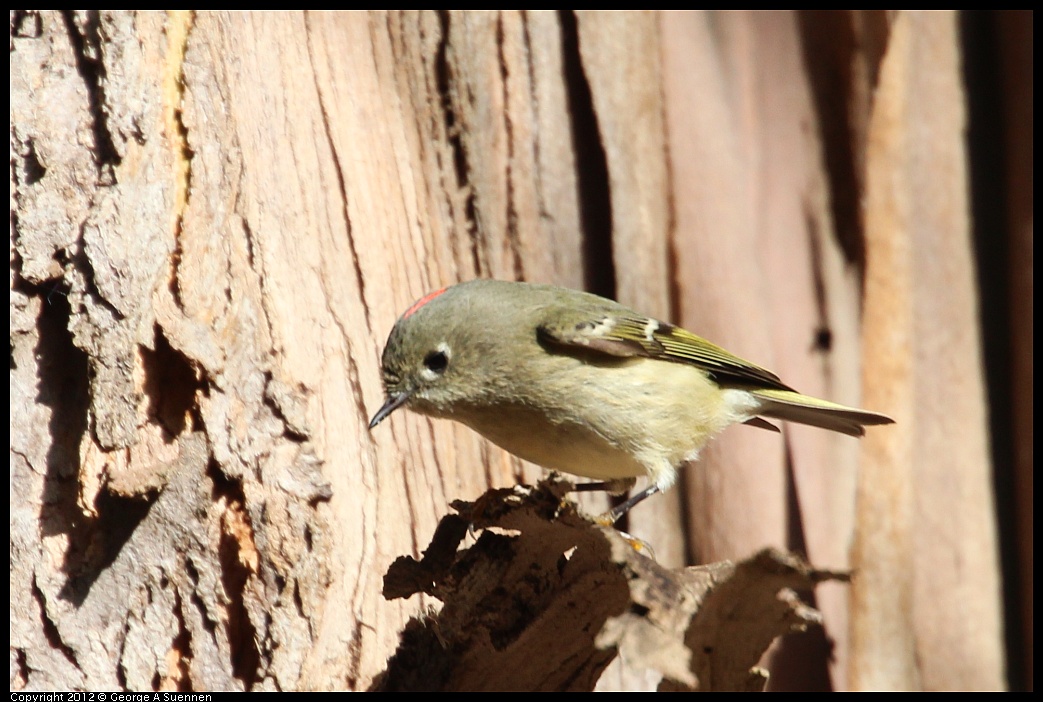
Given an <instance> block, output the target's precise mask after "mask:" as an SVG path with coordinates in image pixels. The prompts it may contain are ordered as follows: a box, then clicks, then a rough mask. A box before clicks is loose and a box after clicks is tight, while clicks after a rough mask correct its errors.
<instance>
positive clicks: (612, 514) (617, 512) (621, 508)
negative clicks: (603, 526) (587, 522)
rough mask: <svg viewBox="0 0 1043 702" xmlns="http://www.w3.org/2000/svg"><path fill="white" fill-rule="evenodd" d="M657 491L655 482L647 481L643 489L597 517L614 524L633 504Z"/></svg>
mask: <svg viewBox="0 0 1043 702" xmlns="http://www.w3.org/2000/svg"><path fill="white" fill-rule="evenodd" d="M657 492H659V486H658V485H656V484H655V483H649V485H648V487H646V488H645V489H644V490H642V491H641V492H639V493H637V494H636V495H634V496H632V497H631V498H630V499H628V500H627V501H626V502H623V503H621V504H618V505H616V506H615V507H613V508H612V509H610V510H609V511H608V512H606V513H605V514H603V515H601V517H599V518H598V521H599V522H600V521H601V520H605V521H606V522H608V524H615V523H616V522H618V521H619V518H620V517H622V516H623V515H624V514H626V513H627V512H629V511H630V509H631V508H632V507H633V506H634V505H636V504H637V503H638V502H641V501H642V500H643V499H645V498H646V497H651V496H652V495H654V494H656V493H657Z"/></svg>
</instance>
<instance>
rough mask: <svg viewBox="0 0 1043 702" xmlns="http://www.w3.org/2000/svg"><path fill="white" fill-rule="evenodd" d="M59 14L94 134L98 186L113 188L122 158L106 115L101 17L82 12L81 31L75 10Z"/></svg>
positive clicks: (92, 11)
mask: <svg viewBox="0 0 1043 702" xmlns="http://www.w3.org/2000/svg"><path fill="white" fill-rule="evenodd" d="M61 14H62V19H64V21H65V28H66V31H67V32H68V35H69V42H70V43H71V44H72V48H73V54H74V55H75V57H76V70H77V71H78V72H79V74H80V76H81V77H82V78H83V82H84V85H85V86H86V88H87V110H88V112H89V113H90V116H91V131H92V132H93V134H94V162H95V164H96V165H97V167H98V182H99V184H101V185H114V184H115V182H116V174H115V170H114V168H115V166H118V165H120V162H121V160H122V159H121V157H120V155H119V153H118V152H117V151H116V144H115V142H114V141H113V139H112V132H111V131H110V130H109V123H108V115H107V113H106V106H105V78H106V75H105V62H104V60H103V52H102V36H101V16H100V13H99V12H98V10H84V11H83V14H82V15H81V16H82V18H83V28H82V30H81V29H80V27H79V26H78V25H77V23H76V11H75V10H62V11H61Z"/></svg>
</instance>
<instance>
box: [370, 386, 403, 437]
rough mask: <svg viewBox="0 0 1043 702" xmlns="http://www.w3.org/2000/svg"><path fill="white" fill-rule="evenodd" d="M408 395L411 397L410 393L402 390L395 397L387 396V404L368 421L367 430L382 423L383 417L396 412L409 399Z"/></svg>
mask: <svg viewBox="0 0 1043 702" xmlns="http://www.w3.org/2000/svg"><path fill="white" fill-rule="evenodd" d="M410 395H412V393H411V392H410V391H409V390H404V391H402V392H400V393H398V394H397V395H389V396H388V399H387V402H385V403H384V406H383V407H381V408H380V409H378V410H377V413H376V414H374V415H373V419H371V420H369V428H370V429H372V428H373V427H375V426H377V425H378V424H380V423H381V422H382V421H384V418H385V417H387V416H388V415H389V414H391V413H392V412H394V411H395V410H397V409H398V408H399V407H401V406H402V405H404V404H406V401H407V400H408V399H409V397H410Z"/></svg>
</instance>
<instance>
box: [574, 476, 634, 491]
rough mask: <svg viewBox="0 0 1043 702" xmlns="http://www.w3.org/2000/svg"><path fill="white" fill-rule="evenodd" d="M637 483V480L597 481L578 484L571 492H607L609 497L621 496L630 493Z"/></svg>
mask: <svg viewBox="0 0 1043 702" xmlns="http://www.w3.org/2000/svg"><path fill="white" fill-rule="evenodd" d="M636 483H637V478H619V479H617V480H599V481H598V482H596V483H579V484H578V485H576V486H575V487H574V488H572V490H573V492H607V493H608V494H610V495H622V494H623V493H626V492H630V488H632V487H634V485H635V484H636Z"/></svg>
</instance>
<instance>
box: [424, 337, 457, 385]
mask: <svg viewBox="0 0 1043 702" xmlns="http://www.w3.org/2000/svg"><path fill="white" fill-rule="evenodd" d="M451 358H452V356H451V354H450V353H449V344H447V343H445V342H444V341H443V342H441V343H439V344H438V346H436V347H435V350H434V351H431V352H430V353H428V354H427V355H426V356H424V367H423V368H421V369H420V375H421V377H422V378H424V380H434V379H436V378H438V377H440V376H442V375H444V374H445V372H446V369H447V368H449V361H450V359H451Z"/></svg>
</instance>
